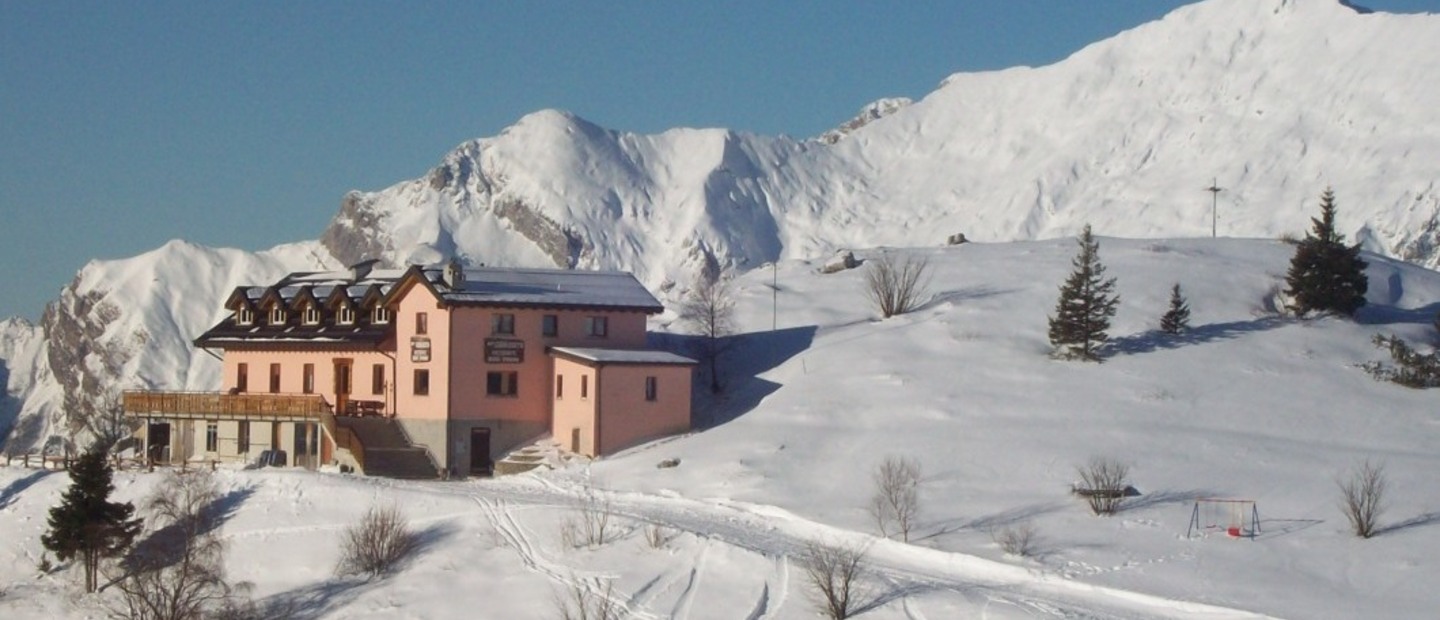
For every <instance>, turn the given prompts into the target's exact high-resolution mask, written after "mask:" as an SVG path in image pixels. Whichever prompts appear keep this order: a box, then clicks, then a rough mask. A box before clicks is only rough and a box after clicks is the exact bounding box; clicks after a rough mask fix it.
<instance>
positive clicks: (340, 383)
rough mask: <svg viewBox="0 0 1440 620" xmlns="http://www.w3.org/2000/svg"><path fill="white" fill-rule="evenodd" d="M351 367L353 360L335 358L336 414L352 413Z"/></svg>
mask: <svg viewBox="0 0 1440 620" xmlns="http://www.w3.org/2000/svg"><path fill="white" fill-rule="evenodd" d="M350 367H351V360H348V359H337V360H335V414H336V415H345V414H347V413H350Z"/></svg>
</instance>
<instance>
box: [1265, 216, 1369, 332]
mask: <svg viewBox="0 0 1440 620" xmlns="http://www.w3.org/2000/svg"><path fill="white" fill-rule="evenodd" d="M1310 221H1311V222H1312V223H1313V228H1312V230H1311V232H1309V233H1306V235H1305V238H1304V239H1302V240H1300V243H1299V244H1298V246H1297V247H1296V248H1295V255H1294V256H1293V257H1292V258H1291V259H1290V271H1289V272H1288V273H1287V274H1286V276H1285V283H1286V285H1287V286H1288V287H1289V288H1287V289H1286V290H1285V294H1286V295H1288V296H1289V297H1290V299H1291V302H1290V305H1289V309H1290V310H1291V311H1292V312H1294V313H1295V314H1297V315H1299V316H1302V317H1303V316H1305V315H1307V314H1309V313H1311V312H1317V313H1321V314H1339V315H1344V316H1354V315H1355V312H1356V311H1357V310H1359V309H1360V308H1361V307H1362V306H1364V305H1365V291H1366V290H1367V289H1368V288H1369V281H1368V280H1366V278H1365V261H1364V259H1361V258H1360V245H1359V244H1358V243H1357V244H1355V245H1345V236H1344V235H1341V234H1340V233H1339V232H1337V231H1336V230H1335V192H1334V191H1332V190H1331V189H1330V188H1326V189H1325V191H1324V193H1322V194H1321V195H1320V218H1319V219H1313V218H1312V219H1311V220H1310Z"/></svg>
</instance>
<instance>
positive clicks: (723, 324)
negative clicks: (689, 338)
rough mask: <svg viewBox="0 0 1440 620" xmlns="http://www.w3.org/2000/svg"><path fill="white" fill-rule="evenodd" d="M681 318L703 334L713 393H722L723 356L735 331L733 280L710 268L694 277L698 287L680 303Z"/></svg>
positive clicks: (703, 352) (702, 355)
mask: <svg viewBox="0 0 1440 620" xmlns="http://www.w3.org/2000/svg"><path fill="white" fill-rule="evenodd" d="M679 315H680V320H681V321H683V322H685V323H687V324H689V325H690V327H691V329H694V330H695V331H696V333H698V334H699V335H700V336H701V341H700V352H699V355H700V358H701V361H703V362H705V366H706V368H708V369H709V371H710V392H711V393H713V394H719V393H720V391H721V390H722V389H723V385H722V384H721V382H720V357H721V356H722V355H724V354H725V350H726V349H728V348H729V346H730V341H729V339H728V338H729V336H731V335H733V334H734V333H735V293H734V289H732V288H731V286H730V281H729V280H727V279H725V278H724V277H723V276H721V275H718V274H712V273H710V272H708V271H706V272H704V273H701V274H700V277H698V278H696V279H695V287H694V288H692V289H690V293H689V294H688V295H686V296H685V299H684V300H683V301H681V302H680V309H679Z"/></svg>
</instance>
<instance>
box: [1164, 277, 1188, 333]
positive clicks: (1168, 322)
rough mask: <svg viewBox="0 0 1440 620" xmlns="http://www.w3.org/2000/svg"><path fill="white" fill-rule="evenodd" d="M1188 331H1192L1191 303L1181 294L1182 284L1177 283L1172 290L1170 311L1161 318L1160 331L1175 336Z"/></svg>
mask: <svg viewBox="0 0 1440 620" xmlns="http://www.w3.org/2000/svg"><path fill="white" fill-rule="evenodd" d="M1187 329H1190V303H1189V302H1187V301H1186V300H1185V294H1184V293H1181V292H1180V283H1179V282H1176V283H1175V286H1174V287H1173V288H1171V289H1170V309H1169V310H1166V311H1165V316H1162V317H1160V331H1163V332H1165V333H1167V334H1172V335H1173V334H1178V333H1180V332H1183V331H1185V330H1187Z"/></svg>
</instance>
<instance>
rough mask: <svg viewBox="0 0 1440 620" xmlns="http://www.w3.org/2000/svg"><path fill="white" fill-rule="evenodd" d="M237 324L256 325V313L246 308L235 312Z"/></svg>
mask: <svg viewBox="0 0 1440 620" xmlns="http://www.w3.org/2000/svg"><path fill="white" fill-rule="evenodd" d="M235 324H236V325H254V324H255V311H254V310H251V309H250V308H245V307H242V308H240V309H239V310H236V311H235Z"/></svg>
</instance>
